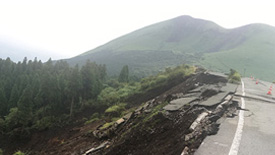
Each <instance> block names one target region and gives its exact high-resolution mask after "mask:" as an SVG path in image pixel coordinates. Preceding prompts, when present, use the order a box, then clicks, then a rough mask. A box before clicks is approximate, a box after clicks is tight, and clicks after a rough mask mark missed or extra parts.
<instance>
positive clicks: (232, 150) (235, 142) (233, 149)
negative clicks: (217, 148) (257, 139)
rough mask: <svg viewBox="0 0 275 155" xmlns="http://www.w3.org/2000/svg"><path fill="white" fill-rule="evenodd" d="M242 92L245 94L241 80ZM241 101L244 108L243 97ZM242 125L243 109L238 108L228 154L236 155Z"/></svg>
mask: <svg viewBox="0 0 275 155" xmlns="http://www.w3.org/2000/svg"><path fill="white" fill-rule="evenodd" d="M242 93H243V94H242V95H243V96H245V92H244V83H243V81H242ZM241 102H242V103H241V108H242V109H245V101H244V99H243V97H242V98H241ZM243 126H244V111H243V110H240V112H239V122H238V126H237V130H236V133H235V136H234V139H233V142H232V145H231V148H230V151H229V153H228V155H237V154H238V151H239V147H240V143H241V139H242V132H243Z"/></svg>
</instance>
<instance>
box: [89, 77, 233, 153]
mask: <svg viewBox="0 0 275 155" xmlns="http://www.w3.org/2000/svg"><path fill="white" fill-rule="evenodd" d="M236 88H237V85H232V84H229V83H227V80H226V77H224V76H221V75H216V74H210V73H199V74H196V75H194V76H192V77H190V78H188V79H187V80H185V81H184V82H182V83H181V84H179V85H177V86H175V87H173V88H171V89H169V90H168V91H166V92H165V93H163V94H161V95H159V96H157V97H155V98H154V99H152V100H150V101H147V102H146V103H144V104H143V105H142V106H140V107H139V108H138V109H136V110H135V111H134V112H131V113H128V114H127V115H126V116H124V117H123V118H121V119H119V120H118V121H117V122H116V123H115V124H114V125H112V126H110V127H109V128H107V129H103V130H100V127H98V128H97V130H95V131H94V132H93V134H94V136H95V137H97V138H98V139H101V142H102V143H101V145H99V146H98V147H95V148H91V149H90V150H87V151H86V153H85V154H112V155H113V154H133V155H134V154H136V155H138V154H166V155H167V154H168V155H169V154H192V153H193V152H194V151H195V150H196V148H198V147H199V145H200V143H201V142H202V140H203V139H204V138H205V137H206V136H207V135H211V134H215V133H216V132H217V131H218V127H219V124H218V123H217V120H218V119H220V118H221V117H226V116H230V117H231V116H233V114H234V111H235V110H236V107H237V105H238V104H237V103H236V102H234V101H232V97H233V96H232V95H233V94H234V92H235V90H236Z"/></svg>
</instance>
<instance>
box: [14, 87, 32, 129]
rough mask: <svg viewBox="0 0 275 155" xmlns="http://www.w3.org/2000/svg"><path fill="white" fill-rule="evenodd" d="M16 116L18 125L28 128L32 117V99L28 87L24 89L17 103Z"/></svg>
mask: <svg viewBox="0 0 275 155" xmlns="http://www.w3.org/2000/svg"><path fill="white" fill-rule="evenodd" d="M17 106H18V116H19V123H20V124H22V125H23V126H28V125H29V124H30V123H31V121H32V116H33V111H32V107H33V97H32V90H31V87H30V86H27V88H25V89H24V91H23V93H22V95H21V97H20V99H19V101H18V103H17Z"/></svg>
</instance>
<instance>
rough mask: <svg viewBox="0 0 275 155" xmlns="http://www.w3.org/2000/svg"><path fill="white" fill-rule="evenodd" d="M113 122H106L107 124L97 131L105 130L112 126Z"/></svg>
mask: <svg viewBox="0 0 275 155" xmlns="http://www.w3.org/2000/svg"><path fill="white" fill-rule="evenodd" d="M114 123H115V122H108V123H105V124H104V125H103V126H102V127H100V128H99V129H100V130H103V129H106V128H108V127H110V126H112V125H113V124H114Z"/></svg>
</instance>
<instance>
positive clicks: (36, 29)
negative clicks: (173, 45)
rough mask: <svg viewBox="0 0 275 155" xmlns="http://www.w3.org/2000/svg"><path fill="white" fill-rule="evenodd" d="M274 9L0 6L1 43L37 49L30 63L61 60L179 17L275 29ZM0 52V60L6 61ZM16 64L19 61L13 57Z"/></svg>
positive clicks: (256, 5) (268, 5)
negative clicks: (251, 24) (49, 59)
mask: <svg viewBox="0 0 275 155" xmlns="http://www.w3.org/2000/svg"><path fill="white" fill-rule="evenodd" d="M273 6H274V4H273V2H272V1H268V0H262V1H251V0H250V1H248V0H245V1H244V0H243V1H237V0H232V1H221V0H211V1H199V0H194V1H187V0H169V1H160V0H158V1H156V0H152V1H145V0H139V1H134V2H133V1H127V0H116V1H107V0H101V1H88V0H86V1H85V0H83V1H68V0H59V1H53V0H50V1H37V0H36V1H35V0H25V1H19V0H18V1H1V2H0V43H1V42H2V43H3V42H5V43H8V44H16V46H20V47H22V46H23V47H24V48H26V49H29V48H31V49H34V50H33V51H35V50H37V52H36V53H31V54H30V53H27V52H26V53H24V54H25V56H27V57H30V58H31V59H32V58H33V57H35V56H37V57H38V59H42V60H44V61H45V60H46V59H48V57H51V58H52V59H63V58H70V57H73V56H76V55H78V54H81V53H83V52H85V51H88V50H90V49H93V48H95V47H97V46H100V45H102V44H104V43H106V42H108V41H110V40H112V39H115V38H117V37H119V36H121V35H124V34H127V33H129V32H132V31H134V30H136V29H139V28H142V27H144V26H147V25H150V24H153V23H156V22H159V21H163V20H166V19H170V18H174V17H177V16H180V15H191V16H192V17H195V18H202V19H207V20H211V21H214V22H216V23H217V24H219V25H221V26H223V27H225V28H234V27H239V26H242V25H246V24H250V23H266V24H269V25H273V26H274V25H275V19H274V18H273V17H272V16H273V15H274V14H275V9H274V8H273ZM38 49H39V50H38ZM0 52H1V53H0V58H6V57H7V53H4V52H3V51H1V50H0ZM15 52H17V51H15ZM21 52H22V51H21ZM8 54H9V53H8ZM17 54H18V55H20V53H17ZM21 55H22V53H21ZM21 55H20V56H21ZM17 59H19V60H20V59H21V58H12V60H15V61H17ZM22 59H23V57H22Z"/></svg>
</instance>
